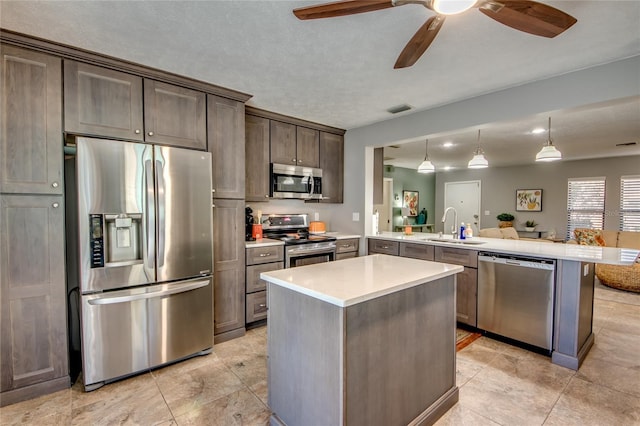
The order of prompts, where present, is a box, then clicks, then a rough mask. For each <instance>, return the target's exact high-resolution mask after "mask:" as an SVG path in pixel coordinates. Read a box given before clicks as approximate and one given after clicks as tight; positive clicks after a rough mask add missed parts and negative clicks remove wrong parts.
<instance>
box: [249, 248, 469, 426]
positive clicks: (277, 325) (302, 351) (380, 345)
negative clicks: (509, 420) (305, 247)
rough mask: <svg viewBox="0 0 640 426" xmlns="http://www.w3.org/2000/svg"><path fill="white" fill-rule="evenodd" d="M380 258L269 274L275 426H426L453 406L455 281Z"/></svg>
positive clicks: (437, 269)
mask: <svg viewBox="0 0 640 426" xmlns="http://www.w3.org/2000/svg"><path fill="white" fill-rule="evenodd" d="M462 269H463V268H462V267H461V266H457V265H450V264H445V263H435V262H426V261H422V260H415V259H407V258H400V257H393V256H386V255H373V256H365V257H357V258H352V259H345V260H340V261H336V262H330V263H321V264H315V265H308V266H304V267H299V268H291V269H284V270H280V271H271V272H265V273H262V274H261V275H260V277H261V278H262V279H264V280H266V281H267V282H268V299H269V321H268V357H269V359H268V372H269V378H268V383H269V406H270V408H271V410H272V411H273V415H272V418H271V421H272V424H282V425H345V424H348V425H350V426H356V425H407V424H431V423H433V422H435V420H436V419H438V418H439V417H440V416H441V415H442V414H443V413H444V412H446V411H447V410H448V409H449V408H450V407H451V406H452V405H454V404H455V403H456V402H457V401H458V388H457V386H456V356H455V327H456V324H455V274H457V273H458V272H461V271H462Z"/></svg>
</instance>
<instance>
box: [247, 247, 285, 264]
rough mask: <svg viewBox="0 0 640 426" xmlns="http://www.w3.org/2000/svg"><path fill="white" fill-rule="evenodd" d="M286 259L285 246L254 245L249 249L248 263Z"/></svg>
mask: <svg viewBox="0 0 640 426" xmlns="http://www.w3.org/2000/svg"><path fill="white" fill-rule="evenodd" d="M282 260H284V246H283V245H282V246H280V245H279V246H266V247H252V248H248V249H247V265H259V264H261V263H270V262H278V261H282Z"/></svg>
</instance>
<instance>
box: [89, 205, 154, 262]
mask: <svg viewBox="0 0 640 426" xmlns="http://www.w3.org/2000/svg"><path fill="white" fill-rule="evenodd" d="M141 222H142V214H139V213H137V214H127V213H119V214H91V215H89V226H90V227H91V233H90V238H91V267H92V268H102V267H105V266H106V267H109V266H120V265H124V264H134V263H141V262H142V235H141V232H142V223H141Z"/></svg>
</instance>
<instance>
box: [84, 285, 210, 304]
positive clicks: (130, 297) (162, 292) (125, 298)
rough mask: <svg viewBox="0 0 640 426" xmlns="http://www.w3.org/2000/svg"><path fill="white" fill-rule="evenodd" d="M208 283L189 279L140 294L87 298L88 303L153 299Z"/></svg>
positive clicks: (194, 288) (113, 302)
mask: <svg viewBox="0 0 640 426" xmlns="http://www.w3.org/2000/svg"><path fill="white" fill-rule="evenodd" d="M207 285H209V280H199V281H190V282H188V283H184V284H174V285H171V287H170V288H168V289H166V290H155V291H149V292H146V293H141V294H125V295H121V296H113V297H100V298H96V299H91V300H89V304H90V305H112V304H115V303H127V302H133V301H135V300H143V299H152V298H153V299H155V298H160V297H165V296H169V295H171V294H176V293H186V292H187V291H191V290H196V289H198V288H202V287H206V286H207Z"/></svg>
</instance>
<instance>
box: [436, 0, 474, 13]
mask: <svg viewBox="0 0 640 426" xmlns="http://www.w3.org/2000/svg"><path fill="white" fill-rule="evenodd" d="M476 1H477V0H433V2H432V4H431V5H432V7H433V10H435V11H436V12H437V13H439V14H441V15H455V14H456V13H462V12H464V11H465V10H467V9H470V8H472V7H473V5H475V4H476Z"/></svg>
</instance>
